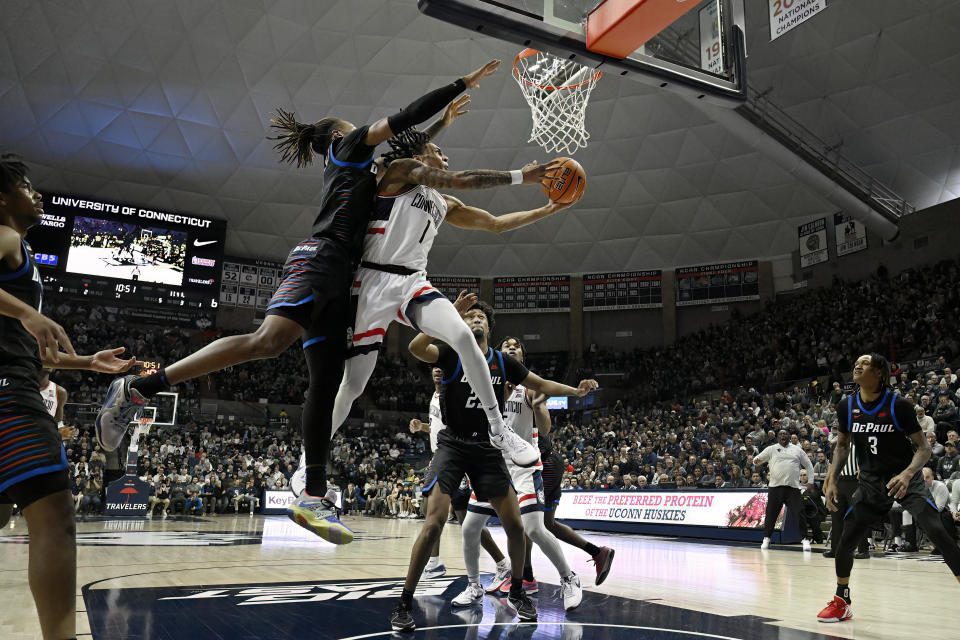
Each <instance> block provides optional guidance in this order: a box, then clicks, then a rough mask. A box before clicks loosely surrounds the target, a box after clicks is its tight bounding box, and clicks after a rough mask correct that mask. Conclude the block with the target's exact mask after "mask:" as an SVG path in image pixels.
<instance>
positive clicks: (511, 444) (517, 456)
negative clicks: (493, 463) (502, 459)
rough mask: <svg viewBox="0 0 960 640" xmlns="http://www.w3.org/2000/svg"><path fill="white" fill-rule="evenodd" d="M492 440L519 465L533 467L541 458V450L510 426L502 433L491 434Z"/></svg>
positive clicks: (494, 444) (492, 442)
mask: <svg viewBox="0 0 960 640" xmlns="http://www.w3.org/2000/svg"><path fill="white" fill-rule="evenodd" d="M490 442H491V444H493V446H495V447H496V448H497V449H500V451H502V452H503V454H504V455H505V456H507V457H508V458H510V459H511V460H512V461H513V463H514V464H515V465H517V466H518V467H532V466H533V465H535V464H537V462H538V461H539V460H540V450H539V449H537V447H535V446H533V445H532V444H530V443H529V442H527V441H526V440H524V439H523V438H521V437H520V436H518V435H517V432H516V431H514V430H513V429H511V428H510V427H504V428H503V431H501V432H500V435H496V436H494V435H491V436H490Z"/></svg>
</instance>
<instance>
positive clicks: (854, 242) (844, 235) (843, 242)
mask: <svg viewBox="0 0 960 640" xmlns="http://www.w3.org/2000/svg"><path fill="white" fill-rule="evenodd" d="M833 228H834V232H835V236H836V241H837V255H838V256H845V255H847V254H850V253H856V252H857V251H863V250H864V249H866V248H867V228H866V227H864V226H863V223H862V222H860V221H858V220H854V219H853V218H852V217H851V216H848V215H844V214H842V213H835V214H833Z"/></svg>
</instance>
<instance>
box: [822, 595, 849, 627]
mask: <svg viewBox="0 0 960 640" xmlns="http://www.w3.org/2000/svg"><path fill="white" fill-rule="evenodd" d="M852 617H853V609H851V608H850V605H849V604H847V601H846V600H844V599H843V598H841V597H840V596H833V600H831V601H830V604H828V605H827V606H826V607H824V609H823V611H821V612H820V613H818V614H817V621H818V622H843V621H844V620H849V619H850V618H852Z"/></svg>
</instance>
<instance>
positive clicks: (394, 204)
mask: <svg viewBox="0 0 960 640" xmlns="http://www.w3.org/2000/svg"><path fill="white" fill-rule="evenodd" d="M446 216H447V202H446V200H444V199H443V196H442V195H440V193H439V192H438V191H437V190H436V189H433V188H432V187H426V186H424V185H414V186H412V187H410V188H408V189H407V190H406V191H401V192H400V193H395V194H381V195H379V196H377V207H376V211H375V213H374V215H373V218H372V219H371V220H370V224H369V226H368V227H367V236H366V238H365V239H364V241H363V259H364V260H366V261H368V262H375V263H377V264H392V265H398V266H401V267H407V268H408V269H413V270H414V271H426V269H427V255H428V254H429V253H430V247H432V246H433V239H434V238H436V237H437V232H438V231H439V230H440V225H441V224H443V220H444V218H446Z"/></svg>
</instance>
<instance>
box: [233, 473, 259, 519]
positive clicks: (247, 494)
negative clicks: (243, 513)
mask: <svg viewBox="0 0 960 640" xmlns="http://www.w3.org/2000/svg"><path fill="white" fill-rule="evenodd" d="M259 493H260V492H259V491H257V489H256V486H255V485H254V482H253V479H251V478H247V481H246V483H244V485H243V489H241V490H240V491H239V492H238V494H237V495H236V496H234V498H233V512H234V513H239V512H240V503H241V502H244V503H246V504H247V505H249V506H250V515H251V516H252V515H253V509H254V506H257V507H259V506H260V495H259Z"/></svg>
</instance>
